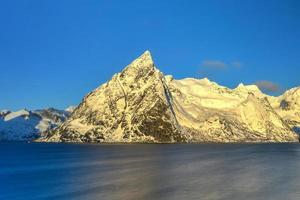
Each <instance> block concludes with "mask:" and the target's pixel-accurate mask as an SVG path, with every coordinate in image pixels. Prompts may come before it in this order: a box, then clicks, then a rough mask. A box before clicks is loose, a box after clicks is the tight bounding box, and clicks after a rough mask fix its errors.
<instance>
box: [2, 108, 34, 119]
mask: <svg viewBox="0 0 300 200" xmlns="http://www.w3.org/2000/svg"><path fill="white" fill-rule="evenodd" d="M29 115H30V112H29V111H28V110H26V109H22V110H19V111H16V112H11V113H9V114H8V115H6V116H5V118H4V120H5V121H8V120H11V119H14V118H16V117H21V116H29Z"/></svg>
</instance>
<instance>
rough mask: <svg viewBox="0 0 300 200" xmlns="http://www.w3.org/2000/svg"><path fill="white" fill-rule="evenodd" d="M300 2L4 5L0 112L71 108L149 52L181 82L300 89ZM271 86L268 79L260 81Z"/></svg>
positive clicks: (23, 0)
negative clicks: (203, 80)
mask: <svg viewBox="0 0 300 200" xmlns="http://www.w3.org/2000/svg"><path fill="white" fill-rule="evenodd" d="M299 10H300V1H297V0H280V1H279V0H272V1H261V0H244V1H240V0H194V1H192V0H190V1H186V0H181V1H179V0H172V1H167V0H166V1H161V0H153V1H146V0H139V1H135V0H130V1H113V0H111V1H109V0H105V1H104V0H103V1H101V0H94V1H92V0H82V1H78V0H70V1H66V0H60V1H58V0H57V1H56V0H53V1H50V0H48V1H40V0H19V1H16V0H10V1H1V3H0V28H1V29H0V30H1V31H0V72H1V78H0V94H1V98H0V109H12V110H16V109H20V108H24V107H26V108H29V109H35V108H43V107H57V108H65V107H67V106H68V105H74V104H78V103H79V102H80V100H81V99H82V97H83V96H84V95H85V94H86V93H88V92H90V91H91V90H92V89H94V88H96V87H97V86H98V85H100V84H101V83H103V82H106V81H107V80H109V79H110V78H111V76H112V75H113V74H114V73H117V72H119V71H120V70H122V68H123V67H124V66H125V65H127V64H129V63H130V62H131V61H132V60H133V59H134V58H136V57H137V56H139V55H140V54H141V53H143V52H144V51H145V50H147V49H148V50H150V51H151V53H152V56H153V57H154V60H155V62H156V65H157V66H158V68H159V69H160V70H161V71H163V72H164V73H165V74H173V75H174V77H175V78H178V79H180V78H184V77H195V78H203V77H208V78H209V79H211V80H213V81H216V82H218V83H219V84H222V85H225V86H228V87H231V88H232V87H235V86H237V85H238V83H240V82H244V83H246V84H252V83H255V82H259V81H265V82H267V83H268V84H269V86H268V84H262V85H263V86H264V85H265V87H266V88H265V89H266V90H268V91H269V92H270V93H271V94H275V95H277V94H279V93H280V92H282V91H283V90H284V89H288V88H291V87H295V86H299V85H300V60H299V58H300V12H299ZM260 83H263V82H260Z"/></svg>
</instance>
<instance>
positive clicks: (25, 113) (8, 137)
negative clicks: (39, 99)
mask: <svg viewBox="0 0 300 200" xmlns="http://www.w3.org/2000/svg"><path fill="white" fill-rule="evenodd" d="M73 109H74V107H69V108H67V109H66V110H57V109H54V108H48V109H41V110H34V111H29V110H26V109H23V110H19V111H16V112H12V111H8V110H2V111H0V140H2V141H3V140H5V141H27V140H33V139H36V138H38V137H40V136H41V134H42V133H44V132H46V131H48V130H50V129H53V128H55V127H56V126H58V125H60V124H62V123H63V122H64V121H65V120H66V119H67V118H68V117H69V116H70V114H71V112H72V111H73Z"/></svg>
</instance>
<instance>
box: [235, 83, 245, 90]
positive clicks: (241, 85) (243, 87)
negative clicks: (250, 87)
mask: <svg viewBox="0 0 300 200" xmlns="http://www.w3.org/2000/svg"><path fill="white" fill-rule="evenodd" d="M236 89H246V87H245V85H244V84H243V83H240V84H239V85H238V86H237V87H236Z"/></svg>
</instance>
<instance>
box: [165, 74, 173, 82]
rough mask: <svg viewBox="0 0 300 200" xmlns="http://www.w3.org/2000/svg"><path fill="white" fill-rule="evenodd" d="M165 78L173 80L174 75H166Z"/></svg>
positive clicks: (169, 80)
mask: <svg viewBox="0 0 300 200" xmlns="http://www.w3.org/2000/svg"><path fill="white" fill-rule="evenodd" d="M165 79H166V81H167V82H171V81H172V80H174V77H173V76H172V75H166V76H165Z"/></svg>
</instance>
